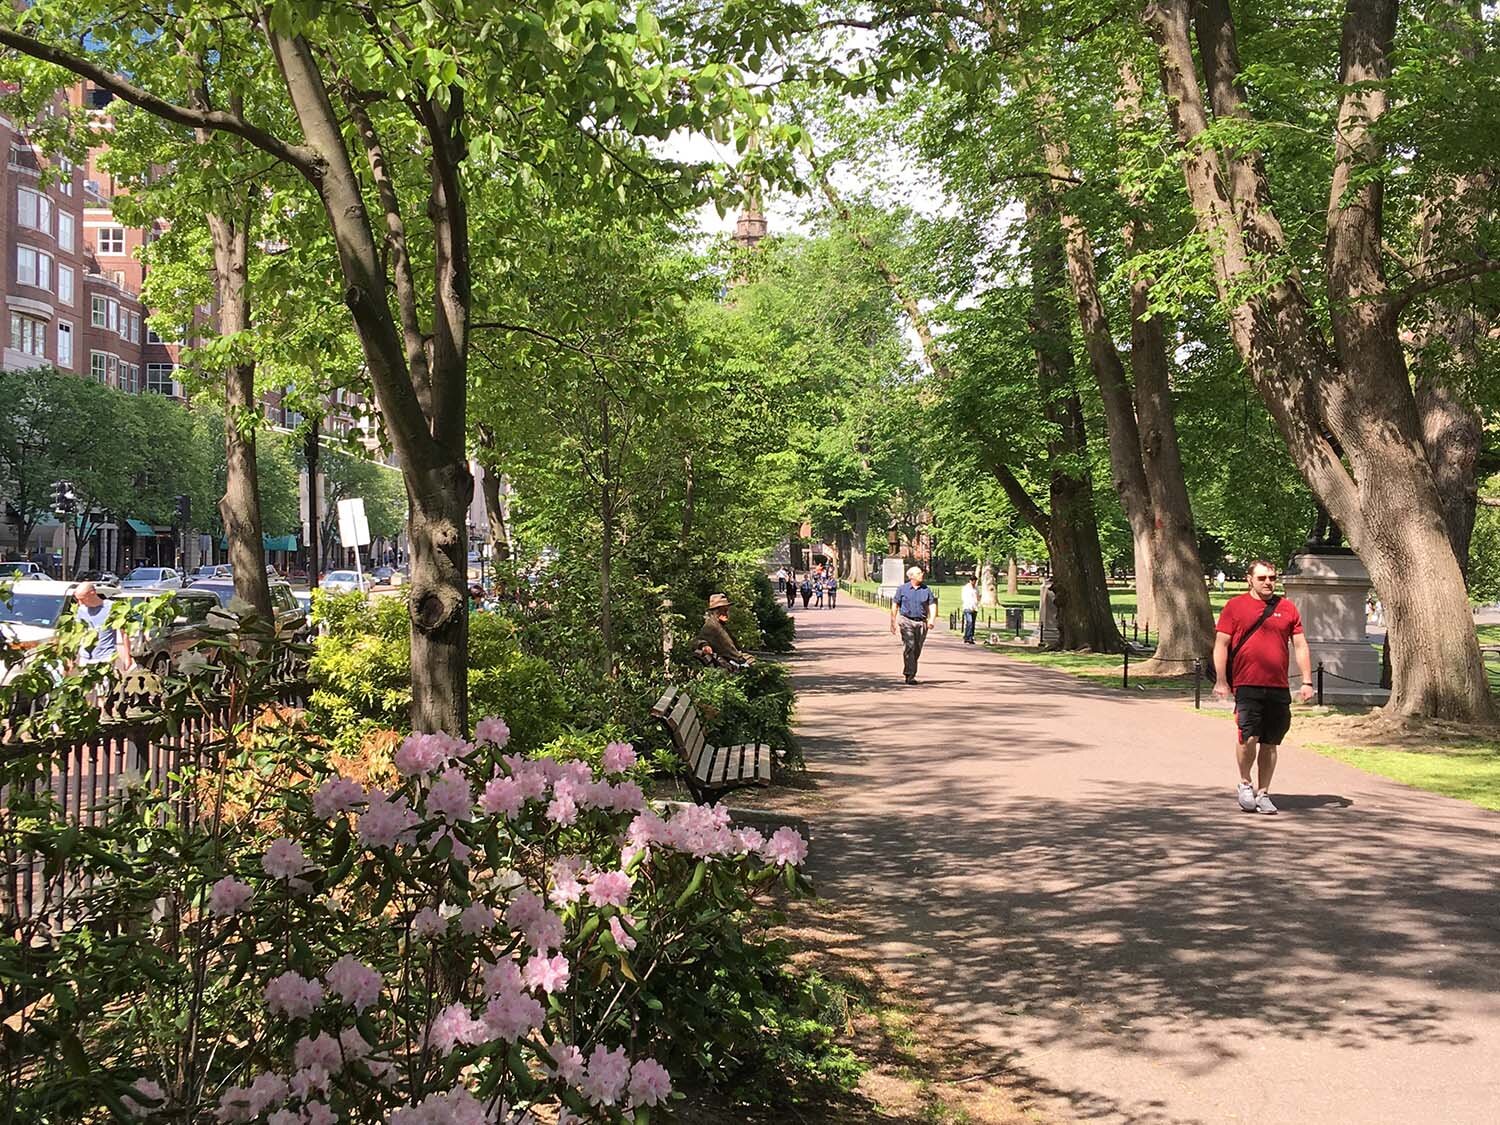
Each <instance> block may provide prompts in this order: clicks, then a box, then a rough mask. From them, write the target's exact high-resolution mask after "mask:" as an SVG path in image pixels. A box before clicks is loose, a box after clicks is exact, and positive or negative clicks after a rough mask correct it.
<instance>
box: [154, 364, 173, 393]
mask: <svg viewBox="0 0 1500 1125" xmlns="http://www.w3.org/2000/svg"><path fill="white" fill-rule="evenodd" d="M176 370H177V367H176V365H175V364H171V363H148V364H146V390H148V391H150V392H151V393H152V394H158V395H170V394H171V393H172V390H173V388H172V373H173V372H174V371H176Z"/></svg>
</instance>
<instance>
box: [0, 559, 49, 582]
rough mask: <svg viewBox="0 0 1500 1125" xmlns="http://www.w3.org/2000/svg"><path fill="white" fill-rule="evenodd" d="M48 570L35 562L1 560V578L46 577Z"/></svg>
mask: <svg viewBox="0 0 1500 1125" xmlns="http://www.w3.org/2000/svg"><path fill="white" fill-rule="evenodd" d="M46 577H47V572H46V571H45V570H43V569H42V568H41V567H39V566H37V564H36V563H34V562H25V561H20V562H12V561H9V560H7V561H5V562H0V580H4V579H10V578H14V579H21V578H46Z"/></svg>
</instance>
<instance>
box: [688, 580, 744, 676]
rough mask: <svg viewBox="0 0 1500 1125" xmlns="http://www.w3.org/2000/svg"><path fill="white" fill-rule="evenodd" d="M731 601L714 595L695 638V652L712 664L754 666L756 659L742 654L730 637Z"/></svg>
mask: <svg viewBox="0 0 1500 1125" xmlns="http://www.w3.org/2000/svg"><path fill="white" fill-rule="evenodd" d="M728 625H729V599H728V598H727V597H725V596H724V595H723V594H713V595H711V596H710V597H709V599H708V612H707V613H705V614H704V615H703V628H701V629H699V630H698V635H697V636H696V637H694V638H693V651H694V652H695V653H697V654H699V655H700V656H703V657H705V658H706V659H707V660H708V662H709V663H711V664H724V665H728V664H731V663H734V664H754V663H755V657H753V656H751V655H750V654H749V653H748V652H741V651H740V649H739V646H738V645H736V644H735V643H734V638H733V637H731V636H730V635H729V628H728Z"/></svg>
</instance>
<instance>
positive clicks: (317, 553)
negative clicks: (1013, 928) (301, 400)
mask: <svg viewBox="0 0 1500 1125" xmlns="http://www.w3.org/2000/svg"><path fill="white" fill-rule="evenodd" d="M306 425H307V433H306V434H305V435H303V438H302V464H303V467H304V468H306V470H307V582H308V585H309V586H311V587H312V588H314V589H316V588H317V585H318V579H319V578H321V577H322V574H323V559H324V558H325V557H326V556H325V554H324V552H323V520H322V518H321V514H320V513H319V511H318V460H319V456H318V455H319V454H320V453H322V452H323V445H322V443H321V442H320V441H319V440H318V429H319V426H320V425H321V423H320V421H319V420H318V419H317V418H308V419H306Z"/></svg>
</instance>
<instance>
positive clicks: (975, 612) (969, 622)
mask: <svg viewBox="0 0 1500 1125" xmlns="http://www.w3.org/2000/svg"><path fill="white" fill-rule="evenodd" d="M960 596H961V597H962V599H963V611H964V644H966V645H971V644H973V643H974V624H975V622H977V621H978V620H979V588H978V587H977V586H975V585H974V579H972V578H970V579H969V580H968V581H967V582H965V583H964V588H963V593H962V594H961V595H960Z"/></svg>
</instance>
